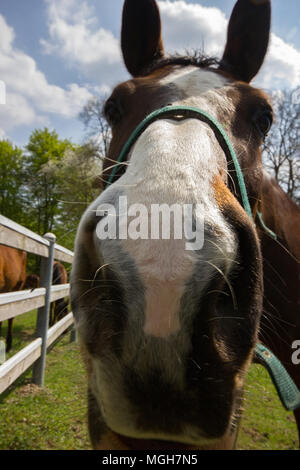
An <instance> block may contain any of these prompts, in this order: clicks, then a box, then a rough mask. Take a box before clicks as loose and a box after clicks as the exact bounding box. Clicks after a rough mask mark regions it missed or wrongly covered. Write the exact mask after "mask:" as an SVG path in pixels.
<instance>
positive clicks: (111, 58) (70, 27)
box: [41, 0, 125, 86]
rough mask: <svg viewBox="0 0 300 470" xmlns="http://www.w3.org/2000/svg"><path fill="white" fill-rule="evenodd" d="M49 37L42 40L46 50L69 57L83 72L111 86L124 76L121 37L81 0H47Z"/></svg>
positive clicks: (64, 57)
mask: <svg viewBox="0 0 300 470" xmlns="http://www.w3.org/2000/svg"><path fill="white" fill-rule="evenodd" d="M45 1H46V3H47V5H48V28H49V39H48V40H45V39H42V40H41V44H42V46H43V50H44V52H45V53H46V54H55V55H57V56H60V57H62V58H63V59H66V60H67V61H68V63H69V65H70V66H75V67H76V68H78V69H79V70H80V71H81V73H83V74H85V75H86V76H88V77H90V78H92V79H94V80H95V81H97V82H98V84H99V83H101V84H103V83H104V84H105V85H106V86H108V83H107V82H108V81H112V80H113V77H117V80H119V77H122V78H123V77H124V71H125V70H124V66H123V63H122V59H121V50H120V45H119V39H117V38H115V37H114V35H113V34H112V32H110V31H108V30H105V29H104V28H101V27H100V28H99V27H97V21H96V20H95V16H94V11H93V9H92V8H91V7H90V6H89V5H88V4H87V2H86V1H84V0H81V1H78V0H76V1H75V0H45Z"/></svg>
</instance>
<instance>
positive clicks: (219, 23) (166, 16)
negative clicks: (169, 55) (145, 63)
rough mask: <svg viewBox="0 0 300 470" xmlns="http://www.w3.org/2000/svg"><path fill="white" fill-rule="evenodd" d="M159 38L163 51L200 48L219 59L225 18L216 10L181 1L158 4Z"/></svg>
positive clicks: (222, 47)
mask: <svg viewBox="0 0 300 470" xmlns="http://www.w3.org/2000/svg"><path fill="white" fill-rule="evenodd" d="M159 8H160V11H161V16H162V27H163V38H164V42H165V46H166V49H167V50H172V51H174V50H176V51H180V52H183V51H184V49H187V48H188V49H199V48H200V49H203V50H205V52H206V53H207V54H211V55H218V56H220V55H221V54H222V52H223V49H224V46H225V41H226V32H227V19H226V16H225V14H224V13H223V12H222V11H221V10H220V9H218V8H211V7H203V6H201V5H199V4H196V3H195V4H193V3H186V2H184V1H175V2H170V1H169V0H168V1H160V2H159Z"/></svg>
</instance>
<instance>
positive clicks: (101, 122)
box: [79, 97, 111, 160]
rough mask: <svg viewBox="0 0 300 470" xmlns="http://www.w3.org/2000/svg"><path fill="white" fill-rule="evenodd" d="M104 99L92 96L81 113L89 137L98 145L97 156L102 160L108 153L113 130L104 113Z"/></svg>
mask: <svg viewBox="0 0 300 470" xmlns="http://www.w3.org/2000/svg"><path fill="white" fill-rule="evenodd" d="M104 101H105V100H103V99H100V98H98V97H93V98H91V99H90V100H89V101H88V102H87V104H86V105H85V106H84V108H83V110H82V111H81V113H80V114H79V119H80V120H81V121H82V122H83V124H84V125H85V128H86V130H87V135H88V138H89V139H90V140H91V141H92V144H93V145H95V146H97V147H98V151H97V157H98V158H100V159H101V160H104V158H105V157H106V156H107V154H108V148H109V145H110V141H111V130H110V126H109V124H108V122H107V121H106V119H105V117H104V115H103V104H104Z"/></svg>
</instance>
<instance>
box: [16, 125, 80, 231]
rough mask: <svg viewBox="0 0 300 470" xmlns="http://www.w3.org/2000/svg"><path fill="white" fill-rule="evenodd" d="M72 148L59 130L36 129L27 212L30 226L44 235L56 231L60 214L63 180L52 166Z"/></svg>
mask: <svg viewBox="0 0 300 470" xmlns="http://www.w3.org/2000/svg"><path fill="white" fill-rule="evenodd" d="M68 148H72V143H71V142H70V141H68V140H60V139H59V137H58V135H57V133H56V132H55V131H52V132H50V131H49V130H48V129H43V130H35V131H34V132H33V133H32V135H31V136H30V139H29V143H28V145H27V147H26V149H27V152H28V153H27V154H26V157H25V168H24V171H25V180H26V185H27V191H28V208H27V213H28V215H29V219H30V228H31V229H32V230H33V231H34V232H37V233H39V234H40V235H44V234H45V233H47V232H51V231H55V230H54V229H55V218H56V217H57V216H58V214H59V204H58V195H59V181H58V180H57V178H56V177H55V175H53V174H52V173H51V171H48V167H49V164H50V163H51V164H57V163H58V162H59V161H60V160H62V158H63V156H64V153H65V151H66V150H67V149H68Z"/></svg>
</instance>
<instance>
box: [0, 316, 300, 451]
mask: <svg viewBox="0 0 300 470" xmlns="http://www.w3.org/2000/svg"><path fill="white" fill-rule="evenodd" d="M34 324H35V312H31V313H30V314H27V315H24V316H22V317H20V318H18V319H16V322H15V328H14V351H13V353H14V352H16V350H18V349H20V348H21V347H23V346H24V345H25V344H27V342H28V341H31V340H32V337H33V330H34ZM30 378H31V372H30V371H29V372H28V373H27V374H25V375H24V376H23V377H21V378H20V379H19V380H18V381H17V382H16V383H15V384H14V385H13V387H12V388H11V389H10V390H9V391H8V392H5V393H4V394H2V396H1V397H0V449H1V450H3V449H18V450H26V449H34V450H72V449H76V450H81V449H89V448H90V444H89V440H88V435H87V425H86V382H85V372H84V369H83V366H82V363H81V359H80V355H79V351H78V346H77V344H76V343H70V342H69V334H67V335H65V336H63V338H62V339H61V340H60V341H59V342H58V343H57V344H56V345H55V346H54V347H53V348H52V350H51V351H50V353H49V354H48V356H47V369H46V382H45V387H44V388H43V389H40V388H38V387H36V386H34V385H32V384H31V383H30ZM297 448H298V438H297V430H296V424H295V420H294V417H293V414H292V413H287V412H286V411H285V410H284V409H283V408H282V406H281V403H280V401H279V399H278V397H277V395H276V392H275V390H274V387H273V385H272V383H271V381H270V379H269V377H268V375H267V373H266V371H265V370H264V369H263V368H262V367H260V366H256V365H254V366H252V367H251V370H250V373H249V376H248V381H247V387H246V406H245V412H244V417H243V420H242V425H241V432H240V436H239V440H238V449H242V450H243V449H253V450H254V449H256V450H258V449H264V450H288V449H297Z"/></svg>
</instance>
